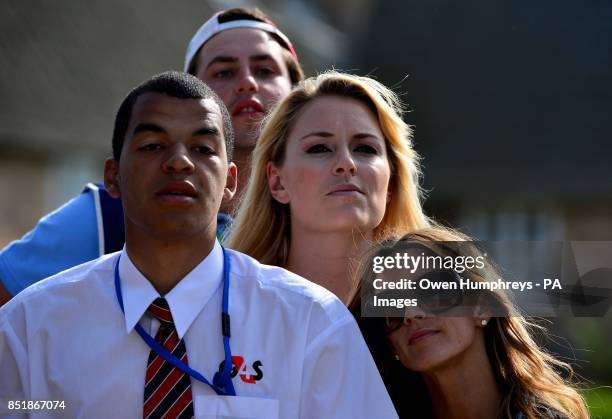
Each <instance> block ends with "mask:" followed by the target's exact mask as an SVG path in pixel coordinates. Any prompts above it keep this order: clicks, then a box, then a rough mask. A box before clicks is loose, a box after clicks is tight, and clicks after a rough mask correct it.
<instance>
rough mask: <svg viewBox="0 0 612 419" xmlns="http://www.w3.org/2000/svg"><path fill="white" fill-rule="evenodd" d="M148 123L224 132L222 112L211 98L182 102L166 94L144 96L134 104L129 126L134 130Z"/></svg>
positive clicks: (150, 93)
mask: <svg viewBox="0 0 612 419" xmlns="http://www.w3.org/2000/svg"><path fill="white" fill-rule="evenodd" d="M146 122H155V123H158V124H164V125H171V126H182V127H188V126H189V127H190V126H193V125H197V126H214V127H216V128H218V129H219V131H220V132H223V131H222V128H223V117H222V115H221V110H220V108H219V105H218V104H217V103H216V102H215V101H214V100H213V99H212V98H205V99H183V98H177V97H172V96H169V95H167V94H165V93H158V92H148V93H144V94H142V95H141V96H139V97H138V99H137V100H136V103H134V107H133V109H132V116H131V118H130V126H131V128H134V127H135V126H136V125H137V124H140V123H146Z"/></svg>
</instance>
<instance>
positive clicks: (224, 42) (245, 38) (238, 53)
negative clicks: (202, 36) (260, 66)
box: [198, 28, 283, 66]
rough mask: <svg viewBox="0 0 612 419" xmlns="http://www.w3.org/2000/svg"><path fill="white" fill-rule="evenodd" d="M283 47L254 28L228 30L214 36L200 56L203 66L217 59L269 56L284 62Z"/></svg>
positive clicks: (266, 34) (269, 36)
mask: <svg viewBox="0 0 612 419" xmlns="http://www.w3.org/2000/svg"><path fill="white" fill-rule="evenodd" d="M282 50H283V47H282V46H281V45H280V44H279V43H278V42H277V41H276V40H275V39H274V38H273V37H272V36H271V35H270V34H269V33H268V32H265V31H263V30H260V29H254V28H235V29H228V30H225V31H223V32H220V33H218V34H216V35H215V36H213V37H212V38H211V39H210V40H208V42H206V43H205V44H204V45H203V46H202V49H201V50H200V52H199V54H198V60H199V63H200V65H201V66H206V65H208V63H210V62H211V61H212V60H214V59H215V58H217V57H220V56H223V57H233V58H236V59H245V58H251V57H255V56H259V55H269V56H270V57H272V59H275V60H278V61H279V62H281V61H282Z"/></svg>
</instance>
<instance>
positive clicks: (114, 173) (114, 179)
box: [104, 158, 121, 198]
mask: <svg viewBox="0 0 612 419" xmlns="http://www.w3.org/2000/svg"><path fill="white" fill-rule="evenodd" d="M104 187H105V188H106V191H107V192H108V194H109V195H110V196H112V197H113V198H119V197H120V196H121V189H120V187H119V162H118V161H117V160H115V159H113V158H108V159H106V161H105V162H104Z"/></svg>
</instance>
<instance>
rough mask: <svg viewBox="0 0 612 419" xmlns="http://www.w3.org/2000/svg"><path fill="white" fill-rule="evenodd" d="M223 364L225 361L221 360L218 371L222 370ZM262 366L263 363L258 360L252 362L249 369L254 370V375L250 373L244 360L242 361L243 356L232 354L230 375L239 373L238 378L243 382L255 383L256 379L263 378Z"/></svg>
mask: <svg viewBox="0 0 612 419" xmlns="http://www.w3.org/2000/svg"><path fill="white" fill-rule="evenodd" d="M223 364H225V361H221V363H220V364H219V372H221V371H223ZM262 366H263V364H262V363H261V361H259V360H257V361H255V362H253V366H252V367H251V371H254V372H255V375H253V374H250V373H249V368H248V365H247V363H246V362H244V358H243V357H241V356H240V355H234V356H232V371H231V373H230V376H231V377H232V378H234V377H236V375H240V379H241V380H242V381H244V382H245V383H247V384H255V383H256V382H257V381H259V380H261V379H262V378H263V372H262V371H261V367H262Z"/></svg>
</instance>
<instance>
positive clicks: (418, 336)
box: [408, 329, 440, 345]
mask: <svg viewBox="0 0 612 419" xmlns="http://www.w3.org/2000/svg"><path fill="white" fill-rule="evenodd" d="M439 332H440V331H439V330H430V329H421V330H417V331H416V332H412V334H411V335H410V336H409V337H408V345H412V344H415V343H417V342H419V341H421V340H423V339H425V338H428V337H429V336H433V335H436V334H438V333H439Z"/></svg>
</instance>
